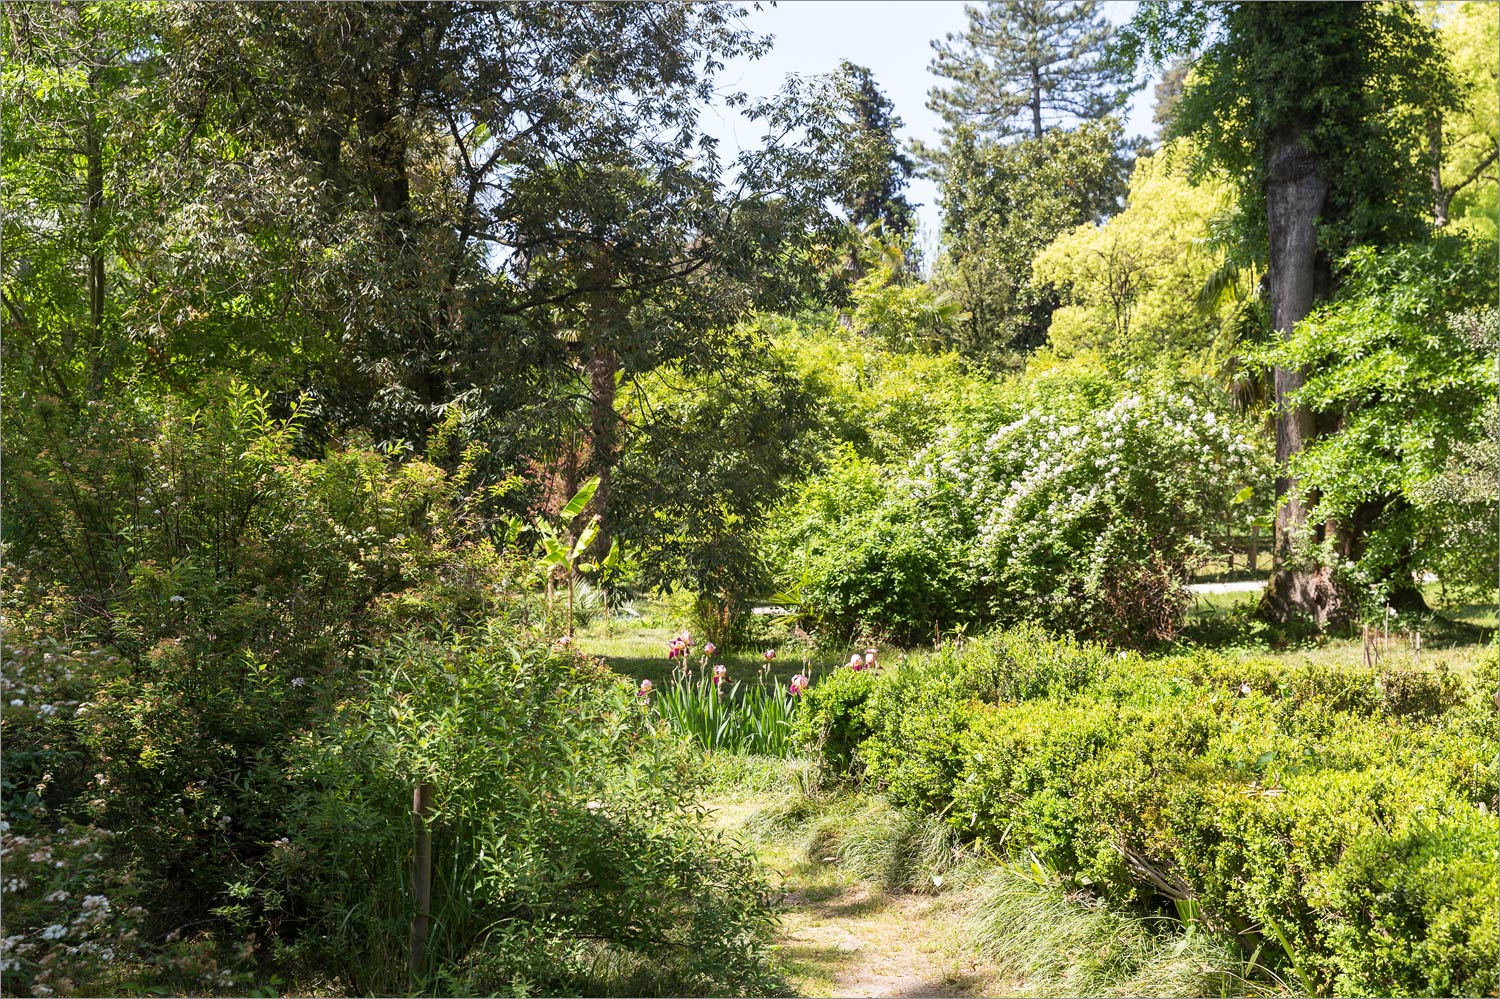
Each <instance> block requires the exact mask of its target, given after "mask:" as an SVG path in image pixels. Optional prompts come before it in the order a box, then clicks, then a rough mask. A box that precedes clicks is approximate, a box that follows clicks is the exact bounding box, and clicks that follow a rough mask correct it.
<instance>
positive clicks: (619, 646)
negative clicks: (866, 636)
mask: <svg viewBox="0 0 1500 999" xmlns="http://www.w3.org/2000/svg"><path fill="white" fill-rule="evenodd" d="M683 627H684V625H683V624H681V623H678V622H676V621H673V620H672V619H671V617H670V616H669V615H668V614H667V613H665V612H664V610H663V609H662V608H660V607H659V606H657V605H654V604H647V605H646V606H645V613H643V614H642V616H641V617H638V618H629V617H623V616H617V617H614V618H611V619H609V620H604V619H602V618H601V619H599V620H596V621H591V622H590V623H589V624H588V625H587V626H586V627H580V628H577V629H575V631H574V641H575V642H576V643H577V645H578V648H580V649H582V650H583V651H584V652H587V653H588V654H589V655H594V656H599V657H600V658H602V659H603V660H604V661H605V662H606V663H608V664H609V667H610V669H613V670H614V671H615V672H617V673H621V674H623V675H625V676H628V677H632V678H634V679H635V680H636V681H637V682H639V681H641V680H650V681H651V682H652V683H654V684H657V685H660V684H662V683H663V682H667V681H669V680H670V679H671V677H672V672H673V670H674V669H676V668H677V666H678V662H679V661H678V660H676V659H668V658H667V643H668V642H670V641H671V640H672V639H673V638H675V637H676V636H677V635H678V634H679V633H680V632H681V631H682V629H683ZM694 642H695V644H694V646H693V654H692V656H691V658H690V659H689V660H688V663H689V666H690V667H691V668H692V669H693V670H694V671H695V672H696V671H697V670H698V669H700V668H701V667H700V660H701V659H702V658H703V642H702V639H701V638H700V637H698V636H694ZM768 647H769V648H774V649H775V650H776V658H775V659H774V660H772V662H771V667H770V669H769V670H768V671H767V672H768V674H769V675H770V676H772V677H774V678H776V679H778V680H780V681H781V682H782V683H786V682H787V681H789V680H790V679H791V678H792V677H793V676H795V675H797V674H798V673H806V674H807V675H809V676H811V677H813V678H814V679H815V680H816V678H817V676H818V674H820V673H823V672H826V671H828V670H831V669H833V668H834V667H837V666H840V665H842V664H844V663H846V662H848V661H849V655H850V652H851V651H852V650H851V648H846V647H844V646H842V645H837V646H828V645H820V646H816V647H815V646H813V645H811V644H810V643H808V642H806V641H803V640H790V641H788V642H785V643H778V644H775V645H771V646H768ZM764 651H765V650H764V649H735V650H733V651H723V650H721V651H717V652H715V653H714V655H713V658H712V659H710V660H709V663H708V665H710V666H713V665H715V664H718V663H723V664H724V665H725V666H727V667H729V678H730V680H731V681H738V680H752V679H753V678H754V677H755V676H757V675H759V673H760V672H761V670H762V669H763V668H764V667H765V665H766V660H765V658H764V656H763V655H762V653H763V652H764ZM858 651H860V652H863V651H864V647H863V646H861V647H860V648H859V650H858ZM903 655H905V652H904V650H901V649H895V648H884V647H883V648H881V650H880V658H881V661H883V662H895V661H897V660H898V659H899V658H901V657H902V656H903Z"/></svg>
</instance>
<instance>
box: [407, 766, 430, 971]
mask: <svg viewBox="0 0 1500 999" xmlns="http://www.w3.org/2000/svg"><path fill="white" fill-rule="evenodd" d="M432 797H433V787H432V785H431V784H418V785H417V787H416V790H415V791H413V792H412V796H411V813H412V814H411V824H412V828H413V829H414V830H415V831H416V834H417V847H416V851H415V854H414V855H413V857H412V865H411V893H412V897H413V899H414V900H415V901H416V913H415V915H413V916H412V920H411V976H412V978H413V980H415V979H416V977H417V975H418V974H420V973H421V970H422V959H423V957H424V956H426V953H427V935H428V932H429V931H430V930H431V928H432V830H431V828H429V826H428V823H427V820H428V818H429V817H430V816H431V815H432Z"/></svg>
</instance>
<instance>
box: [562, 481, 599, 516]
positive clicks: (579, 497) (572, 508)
mask: <svg viewBox="0 0 1500 999" xmlns="http://www.w3.org/2000/svg"><path fill="white" fill-rule="evenodd" d="M598 490H599V476H597V475H596V476H594V477H593V478H592V479H589V480H588V481H587V482H585V483H584V484H583V485H581V486H579V487H578V492H576V493H574V494H573V498H572V499H570V500H568V505H567V506H565V507H563V508H562V512H561V513H559V514H558V516H559V517H561V518H562V519H563V520H572V519H573V518H574V517H576V516H578V515H579V514H580V513H582V512H583V508H584V507H586V506H588V505H589V500H591V499H593V498H594V493H596V492H598Z"/></svg>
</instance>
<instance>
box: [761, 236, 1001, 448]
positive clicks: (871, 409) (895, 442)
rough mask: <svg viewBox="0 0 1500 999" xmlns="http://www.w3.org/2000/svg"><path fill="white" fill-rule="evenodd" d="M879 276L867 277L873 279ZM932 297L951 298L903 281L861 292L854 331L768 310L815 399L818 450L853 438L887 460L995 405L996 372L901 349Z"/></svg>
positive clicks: (783, 348)
mask: <svg viewBox="0 0 1500 999" xmlns="http://www.w3.org/2000/svg"><path fill="white" fill-rule="evenodd" d="M892 263H893V262H892ZM885 269H886V270H887V271H891V270H892V268H890V267H887V268H885ZM881 280H882V279H881V278H880V277H878V276H871V277H870V281H871V284H872V285H876V284H878V283H879V282H880V281H881ZM902 280H903V281H904V280H905V279H902ZM866 295H867V296H868V297H865V296H866ZM929 306H932V307H934V308H938V309H940V311H946V310H947V309H948V307H949V306H948V305H946V304H942V299H941V297H940V296H936V295H935V294H934V293H933V292H932V290H931V289H930V288H923V287H921V286H914V285H912V284H910V283H901V282H897V283H892V284H884V285H880V286H879V287H870V288H868V290H867V291H866V292H864V293H862V294H860V295H858V296H857V297H856V299H855V310H856V311H855V313H854V316H853V319H854V323H855V328H856V330H858V331H859V334H858V335H850V334H849V333H848V332H846V331H844V330H843V329H842V327H840V326H839V325H838V324H837V323H829V324H827V325H826V328H819V327H817V326H815V325H814V322H813V320H812V319H807V320H804V321H799V322H794V321H790V320H785V319H780V320H778V319H776V318H775V317H763V318H762V322H764V323H765V324H766V325H767V326H768V327H769V329H768V333H769V335H770V336H771V337H772V339H773V340H774V342H775V344H776V351H777V353H778V354H780V355H781V356H782V357H783V358H784V359H785V360H786V361H787V362H788V363H790V364H792V365H794V366H795V369H796V371H797V372H798V376H799V378H800V379H801V380H802V382H803V384H804V385H805V386H806V387H807V391H809V392H810V393H811V394H812V396H813V397H814V398H815V399H816V400H818V402H819V405H820V411H821V414H822V421H823V425H824V426H825V427H826V428H827V429H826V430H825V438H828V439H830V440H829V441H828V442H826V443H824V444H823V446H822V447H821V448H820V451H822V452H834V453H837V452H838V451H839V450H840V448H842V447H844V446H847V447H849V448H852V449H853V451H854V452H855V453H857V454H859V455H861V456H864V457H868V458H873V459H875V460H876V461H889V460H891V459H893V458H897V457H904V456H908V455H911V454H913V453H915V452H916V451H917V450H919V449H920V448H921V447H923V446H924V445H925V444H926V443H927V442H928V441H929V440H931V438H932V436H933V435H934V434H935V433H936V432H937V431H938V429H939V428H940V427H942V426H943V425H944V424H945V423H949V422H951V421H953V420H955V419H957V418H959V417H960V416H961V415H962V414H964V413H967V412H970V411H972V410H976V409H977V410H984V409H986V408H991V407H992V406H993V396H994V391H993V390H994V382H993V380H992V379H990V378H989V377H987V376H986V375H985V374H984V373H982V372H979V371H976V370H974V368H973V367H972V366H971V365H969V364H967V363H966V362H965V361H964V360H963V359H962V358H961V357H960V356H959V355H957V354H955V353H952V352H947V353H932V352H926V351H923V352H919V353H918V352H912V351H911V350H908V349H897V347H896V344H897V343H898V342H900V341H901V340H902V338H903V337H905V336H907V335H908V333H910V332H911V331H913V330H914V329H918V328H920V326H921V323H922V322H925V321H926V318H927V317H928V315H929V313H928V311H927V310H928V307H929ZM909 307H913V308H914V311H913V310H912V309H909ZM919 316H920V317H921V318H920V319H919V318H918V317H919ZM866 323H868V325H864V324H866ZM909 323H915V324H916V325H915V326H913V325H908V324H909ZM830 460H832V456H830Z"/></svg>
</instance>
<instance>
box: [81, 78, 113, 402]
mask: <svg viewBox="0 0 1500 999" xmlns="http://www.w3.org/2000/svg"><path fill="white" fill-rule="evenodd" d="M95 84H96V77H95V76H94V75H91V76H90V78H89V89H90V90H93V89H94V87H95ZM87 114H88V118H87V120H86V122H85V124H84V161H85V167H84V171H85V173H84V213H85V217H86V219H87V229H88V241H89V243H88V253H87V257H88V294H89V365H88V367H89V385H88V397H89V398H90V399H98V398H101V397H102V396H103V395H104V381H105V379H106V378H107V377H108V376H109V364H108V358H107V357H106V352H107V350H108V345H107V344H106V343H105V337H104V278H105V275H104V233H105V227H104V143H103V141H102V139H101V137H100V134H99V133H100V130H101V125H100V123H99V117H98V115H97V114H96V113H95V110H94V102H93V101H92V100H91V101H90V103H89V109H88V112H87Z"/></svg>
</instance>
